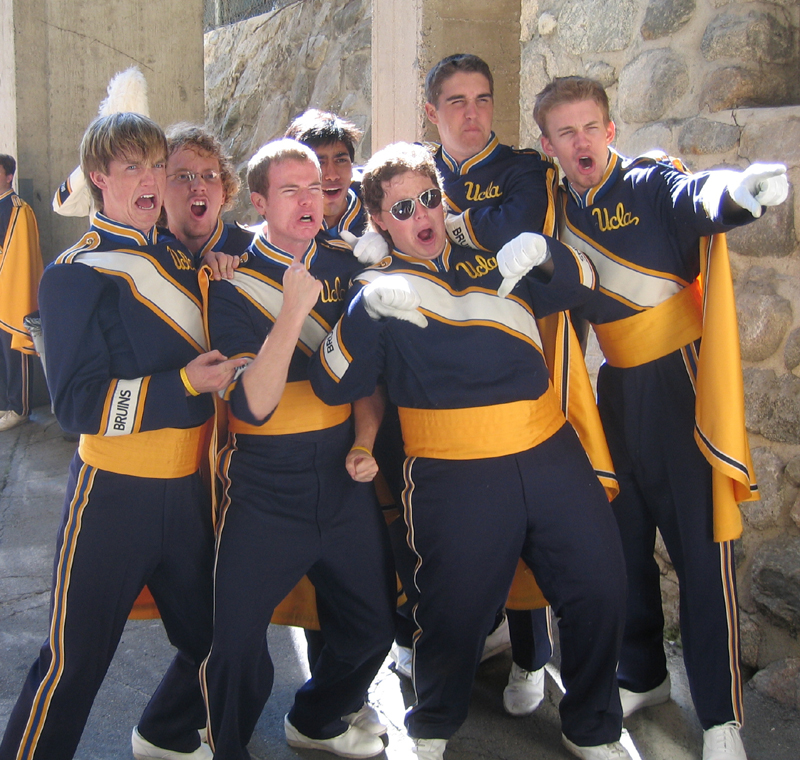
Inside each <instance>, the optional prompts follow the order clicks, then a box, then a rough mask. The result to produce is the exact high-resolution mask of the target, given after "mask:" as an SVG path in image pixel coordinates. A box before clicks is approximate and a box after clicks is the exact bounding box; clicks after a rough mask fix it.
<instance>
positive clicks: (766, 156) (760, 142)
mask: <svg viewBox="0 0 800 760" xmlns="http://www.w3.org/2000/svg"><path fill="white" fill-rule="evenodd" d="M774 114H775V118H774V119H771V120H769V121H761V120H759V121H758V122H756V123H754V124H748V125H746V126H745V128H744V130H743V131H742V139H741V144H740V146H739V155H741V156H745V157H746V158H747V159H749V160H750V161H779V162H781V163H783V164H786V165H787V166H800V118H797V117H796V116H791V117H788V118H787V117H786V116H785V115H784V114H783V113H782V111H781V109H780V108H775V109H774Z"/></svg>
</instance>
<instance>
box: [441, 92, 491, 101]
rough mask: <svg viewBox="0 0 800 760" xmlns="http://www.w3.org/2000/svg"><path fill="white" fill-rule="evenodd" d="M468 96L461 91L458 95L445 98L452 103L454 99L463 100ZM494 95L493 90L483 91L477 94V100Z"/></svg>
mask: <svg viewBox="0 0 800 760" xmlns="http://www.w3.org/2000/svg"><path fill="white" fill-rule="evenodd" d="M466 97H467V96H466V95H465V94H464V93H460V94H458V95H451V96H450V97H449V98H445V99H444V102H445V103H450V102H451V101H453V100H462V99H464V100H466ZM493 97H494V96H493V95H492V93H491V92H481V93H479V94H478V95H476V96H475V100H479V99H480V98H493Z"/></svg>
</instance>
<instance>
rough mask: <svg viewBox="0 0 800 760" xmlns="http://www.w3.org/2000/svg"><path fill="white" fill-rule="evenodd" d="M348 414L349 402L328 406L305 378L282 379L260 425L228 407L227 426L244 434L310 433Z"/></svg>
mask: <svg viewBox="0 0 800 760" xmlns="http://www.w3.org/2000/svg"><path fill="white" fill-rule="evenodd" d="M349 417H350V404H342V405H340V406H328V405H327V404H326V403H324V402H323V401H321V400H320V399H319V397H318V396H317V395H316V394H315V393H314V391H313V389H312V388H311V383H310V382H308V380H299V381H297V382H294V383H286V387H285V388H284V390H283V395H282V396H281V400H280V403H279V404H278V406H277V408H276V409H275V411H274V412H273V413H272V417H270V418H269V419H268V420H267V421H266V422H265V423H264V424H263V425H250V424H249V423H247V422H242V420H240V419H237V418H236V417H234V416H233V414H232V413H231V411H230V408H229V409H228V430H229V431H230V432H232V433H245V434H247V435H288V434H290V433H310V432H312V431H314V430H325V429H327V428H332V427H334V426H336V425H340V424H341V423H342V422H344V421H345V420H347V419H349Z"/></svg>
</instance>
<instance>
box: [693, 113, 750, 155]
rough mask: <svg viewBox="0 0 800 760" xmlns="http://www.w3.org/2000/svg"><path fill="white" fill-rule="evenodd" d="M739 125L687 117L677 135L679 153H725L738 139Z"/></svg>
mask: <svg viewBox="0 0 800 760" xmlns="http://www.w3.org/2000/svg"><path fill="white" fill-rule="evenodd" d="M740 132H741V130H740V128H739V127H737V126H734V125H732V124H722V123H720V122H718V121H711V120H710V119H702V118H700V117H698V118H695V119H689V121H687V122H686V123H685V124H684V125H683V128H682V129H681V131H680V134H679V135H678V148H679V150H680V152H681V155H687V154H691V155H695V156H697V155H707V154H709V153H727V152H728V151H729V150H731V149H732V148H733V147H735V146H736V143H737V142H738V141H739V134H740Z"/></svg>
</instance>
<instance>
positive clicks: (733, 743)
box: [703, 720, 747, 760]
mask: <svg viewBox="0 0 800 760" xmlns="http://www.w3.org/2000/svg"><path fill="white" fill-rule="evenodd" d="M741 727H742V724H741V723H738V722H737V721H735V720H734V721H731V722H730V723H723V724H722V725H721V726H712V727H711V728H709V729H708V730H707V731H703V760H747V755H746V754H745V753H744V745H743V744H742V737H741V736H739V729H740V728H741Z"/></svg>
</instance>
